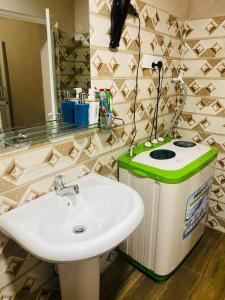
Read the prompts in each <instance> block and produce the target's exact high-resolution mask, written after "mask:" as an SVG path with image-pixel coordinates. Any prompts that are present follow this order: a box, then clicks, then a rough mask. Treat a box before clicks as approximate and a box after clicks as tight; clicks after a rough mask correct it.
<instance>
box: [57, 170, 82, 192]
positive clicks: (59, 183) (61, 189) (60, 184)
mask: <svg viewBox="0 0 225 300" xmlns="http://www.w3.org/2000/svg"><path fill="white" fill-rule="evenodd" d="M64 177H65V176H63V175H58V176H56V177H55V191H56V194H57V195H59V196H66V195H68V194H76V195H77V194H79V186H78V185H77V184H75V185H72V186H67V187H66V186H65V183H64V180H63V178H64Z"/></svg>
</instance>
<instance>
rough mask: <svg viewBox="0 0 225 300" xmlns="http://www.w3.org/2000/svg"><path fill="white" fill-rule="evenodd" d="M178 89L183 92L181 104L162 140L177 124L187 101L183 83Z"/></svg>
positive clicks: (185, 88)
mask: <svg viewBox="0 0 225 300" xmlns="http://www.w3.org/2000/svg"><path fill="white" fill-rule="evenodd" d="M180 88H182V90H183V97H182V102H181V104H180V106H179V108H178V110H177V112H176V114H175V116H174V118H173V121H172V123H171V124H170V126H169V128H168V129H167V130H166V132H165V133H164V136H163V137H164V138H165V137H167V136H168V135H169V133H170V131H171V130H172V129H173V128H174V127H175V125H176V123H177V120H178V119H179V117H180V114H181V112H182V111H183V109H184V105H185V103H186V99H187V87H186V84H185V83H184V82H183V83H182V85H180Z"/></svg>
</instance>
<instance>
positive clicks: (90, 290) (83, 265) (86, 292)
mask: <svg viewBox="0 0 225 300" xmlns="http://www.w3.org/2000/svg"><path fill="white" fill-rule="evenodd" d="M58 270H59V280H60V287H61V295H62V300H75V299H76V300H99V287H100V269H99V258H98V257H95V258H91V259H86V260H81V261H75V262H72V263H66V264H58Z"/></svg>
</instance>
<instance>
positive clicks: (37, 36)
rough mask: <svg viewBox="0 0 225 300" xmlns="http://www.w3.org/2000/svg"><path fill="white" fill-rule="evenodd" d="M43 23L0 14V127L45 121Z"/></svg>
mask: <svg viewBox="0 0 225 300" xmlns="http://www.w3.org/2000/svg"><path fill="white" fill-rule="evenodd" d="M46 41H47V37H46V26H45V25H43V24H37V23H33V22H29V21H23V20H18V19H10V18H8V17H3V16H0V116H1V127H2V128H1V130H4V131H6V130H8V129H11V128H14V127H17V128H22V127H23V128H24V127H29V126H31V125H32V126H34V125H36V124H43V123H45V122H46V116H45V101H47V99H44V90H43V76H44V75H45V73H46V72H47V70H46V64H45V61H46V59H47V58H46V57H47V44H46Z"/></svg>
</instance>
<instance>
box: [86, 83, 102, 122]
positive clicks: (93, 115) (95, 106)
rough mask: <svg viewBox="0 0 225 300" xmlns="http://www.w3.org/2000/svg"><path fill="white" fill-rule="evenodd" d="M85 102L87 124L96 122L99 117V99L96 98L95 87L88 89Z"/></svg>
mask: <svg viewBox="0 0 225 300" xmlns="http://www.w3.org/2000/svg"><path fill="white" fill-rule="evenodd" d="M86 102H88V103H89V117H88V119H89V125H93V124H97V123H98V117H99V116H98V115H99V101H98V99H96V90H95V89H89V93H88V99H87V100H86Z"/></svg>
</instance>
